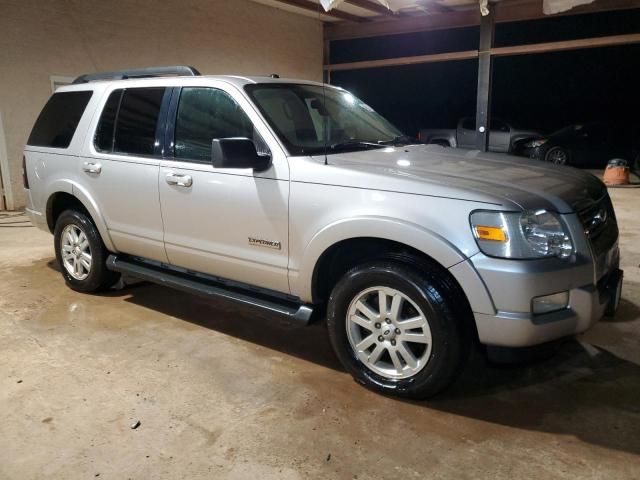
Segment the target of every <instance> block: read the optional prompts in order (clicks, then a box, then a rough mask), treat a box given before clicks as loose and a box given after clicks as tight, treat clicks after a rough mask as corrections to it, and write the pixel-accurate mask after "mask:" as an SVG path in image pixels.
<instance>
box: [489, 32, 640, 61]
mask: <svg viewBox="0 0 640 480" xmlns="http://www.w3.org/2000/svg"><path fill="white" fill-rule="evenodd" d="M637 43H640V33H631V34H628V35H610V36H608V37H595V38H580V39H578V40H565V41H562V42H547V43H530V44H529V45H514V46H511V47H494V48H492V49H491V50H490V51H491V55H492V56H497V57H503V56H508V55H526V54H536V53H548V52H564V51H567V50H580V49H584V48H598V47H614V46H617V45H632V44H637Z"/></svg>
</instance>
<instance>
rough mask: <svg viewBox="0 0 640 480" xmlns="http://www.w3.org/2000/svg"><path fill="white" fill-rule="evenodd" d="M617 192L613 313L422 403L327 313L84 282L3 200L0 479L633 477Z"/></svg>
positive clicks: (629, 277)
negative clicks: (367, 367) (618, 278)
mask: <svg viewBox="0 0 640 480" xmlns="http://www.w3.org/2000/svg"><path fill="white" fill-rule="evenodd" d="M611 195H612V197H613V200H614V203H615V206H616V210H617V212H618V216H619V222H620V225H621V231H622V239H621V247H622V263H623V268H624V269H625V275H626V283H625V286H624V291H623V300H622V304H621V308H620V311H619V314H618V315H617V317H616V318H615V319H614V320H609V321H604V322H602V323H600V324H598V325H597V326H596V327H595V328H594V329H592V330H591V331H590V332H588V333H587V334H586V335H584V336H582V337H581V338H579V339H578V340H579V341H578V342H575V341H571V342H567V343H566V344H565V345H564V346H563V347H562V348H561V350H560V352H559V353H558V354H557V355H555V356H554V357H553V358H551V359H549V360H545V361H542V362H539V363H535V364H528V365H525V366H511V367H504V366H503V367H498V366H491V365H487V364H486V363H485V362H484V361H483V360H482V358H480V357H479V358H477V359H476V362H475V363H474V364H473V366H472V367H470V368H469V370H468V372H467V373H466V374H465V375H464V377H463V378H462V380H461V381H459V382H458V383H457V384H456V385H455V386H454V387H453V388H452V389H451V391H449V392H447V393H446V394H445V395H443V396H441V397H439V398H437V399H435V400H432V401H429V402H424V403H410V402H405V401H400V400H395V399H390V398H385V397H382V396H379V395H376V394H374V393H371V392H369V391H367V390H365V389H364V388H362V387H360V386H358V385H356V384H355V383H354V382H353V381H352V380H351V378H350V377H349V376H348V375H347V374H346V373H344V372H343V371H342V369H341V368H340V366H339V365H338V363H337V361H336V359H335V357H334V355H333V353H332V352H331V349H330V346H329V343H328V341H327V338H326V332H325V330H324V328H323V327H322V325H314V326H311V327H309V328H306V329H291V328H287V327H286V326H285V325H284V324H282V323H281V322H280V321H279V320H278V319H274V318H265V317H263V316H259V315H256V314H255V312H254V311H251V310H248V309H240V308H238V307H236V306H235V305H230V304H225V303H222V302H219V303H216V302H210V301H205V300H202V299H199V298H196V297H192V296H190V295H186V294H182V293H179V292H175V291H172V290H169V289H166V288H162V287H158V286H154V285H149V284H138V285H134V286H131V287H128V288H126V289H124V290H121V291H114V292H112V293H109V294H107V295H99V296H98V295H96V296H94V295H82V294H79V293H75V292H73V291H71V290H69V289H68V288H67V287H65V285H64V282H63V280H62V277H61V276H60V274H59V273H58V271H56V266H55V264H54V261H53V248H52V245H51V243H52V241H51V236H50V235H48V234H45V233H42V232H40V231H37V230H35V229H34V228H32V227H29V226H26V225H27V224H24V223H20V222H21V220H23V219H24V217H20V216H8V214H0V224H1V225H0V352H1V354H0V478H2V479H21V480H25V479H42V478H56V479H76V478H95V477H99V478H107V479H127V478H135V479H156V478H162V479H182V478H188V479H198V478H224V479H247V478H261V479H307V478H312V479H313V478H318V479H327V478H340V479H352V478H353V479H355V478H358V479H373V478H407V479H410V478H432V479H437V478H455V479H465V478H474V479H475V478H492V479H512V478H554V479H558V478H561V479H569V478H571V479H573V478H576V479H578V478H579V479H586V478H603V479H613V478H615V479H625V478H629V479H632V478H634V479H637V478H638V477H639V475H640V269H639V268H638V264H639V263H640V241H639V239H640V216H639V214H638V211H639V210H638V208H639V206H640V189H616V190H611ZM138 420H139V421H140V422H141V424H140V426H139V427H138V428H137V429H132V428H130V426H131V425H132V424H133V423H134V422H136V421H138Z"/></svg>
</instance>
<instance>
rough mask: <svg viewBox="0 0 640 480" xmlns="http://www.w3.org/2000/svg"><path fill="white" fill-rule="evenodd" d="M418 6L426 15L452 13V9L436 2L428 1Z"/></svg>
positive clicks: (433, 0) (435, 0) (434, 0)
mask: <svg viewBox="0 0 640 480" xmlns="http://www.w3.org/2000/svg"><path fill="white" fill-rule="evenodd" d="M420 6H421V7H422V8H423V9H424V10H425V11H426V12H427V13H446V12H452V11H453V9H452V8H451V7H448V6H447V5H443V4H441V3H438V1H437V0H429V1H425V2H422V3H421V4H420Z"/></svg>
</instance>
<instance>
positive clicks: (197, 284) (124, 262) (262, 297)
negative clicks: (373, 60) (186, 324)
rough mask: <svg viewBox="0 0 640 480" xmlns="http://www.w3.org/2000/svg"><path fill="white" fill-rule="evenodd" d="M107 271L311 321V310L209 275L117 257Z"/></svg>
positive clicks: (112, 257)
mask: <svg viewBox="0 0 640 480" xmlns="http://www.w3.org/2000/svg"><path fill="white" fill-rule="evenodd" d="M107 268H108V269H109V270H113V271H114V272H120V273H125V274H128V275H131V276H132V277H136V278H140V279H142V280H147V281H149V282H153V283H157V284H159V285H165V286H167V287H171V288H175V289H177V290H182V291H183V292H187V293H193V294H196V295H200V296H203V297H215V298H224V299H227V300H232V301H235V302H238V303H242V304H245V305H250V306H253V307H257V308H261V309H263V310H267V311H269V312H273V313H276V314H280V315H284V316H285V317H288V318H289V319H290V320H292V321H293V322H294V323H298V324H301V325H307V324H308V323H309V321H310V320H311V315H312V313H313V308H312V307H311V306H310V305H306V304H300V303H297V302H295V301H290V300H287V299H284V298H278V297H272V296H270V295H267V294H262V293H258V292H253V291H250V290H244V289H242V288H239V287H237V286H231V285H227V284H225V283H223V282H220V281H217V280H216V279H214V278H212V277H208V276H204V275H203V276H201V275H198V276H195V275H190V274H188V273H182V272H178V271H174V270H169V269H166V268H161V267H158V266H155V265H151V264H147V263H146V262H137V261H135V260H132V259H129V258H122V257H119V256H117V255H109V257H108V258H107Z"/></svg>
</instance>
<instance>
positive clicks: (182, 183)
mask: <svg viewBox="0 0 640 480" xmlns="http://www.w3.org/2000/svg"><path fill="white" fill-rule="evenodd" d="M164 178H165V180H166V181H167V183H168V184H169V185H176V186H178V187H190V186H191V185H193V178H191V175H178V174H177V173H167V174H166V175H165V177H164Z"/></svg>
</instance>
